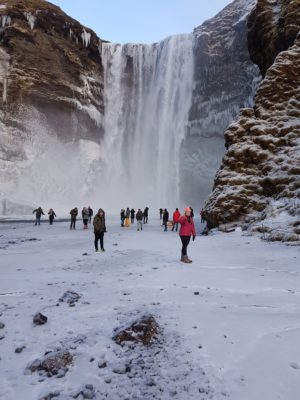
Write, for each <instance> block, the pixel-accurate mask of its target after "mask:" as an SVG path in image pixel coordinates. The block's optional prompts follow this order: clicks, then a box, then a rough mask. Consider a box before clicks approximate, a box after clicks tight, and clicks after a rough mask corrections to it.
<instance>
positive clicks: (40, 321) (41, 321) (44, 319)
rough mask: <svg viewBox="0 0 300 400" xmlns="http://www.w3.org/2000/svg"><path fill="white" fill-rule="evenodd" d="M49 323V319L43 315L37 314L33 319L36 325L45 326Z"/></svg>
mask: <svg viewBox="0 0 300 400" xmlns="http://www.w3.org/2000/svg"><path fill="white" fill-rule="evenodd" d="M47 321H48V318H47V317H46V316H45V315H43V314H42V313H37V314H35V316H34V317H33V323H34V324H35V325H44V324H45V323H46V322H47Z"/></svg>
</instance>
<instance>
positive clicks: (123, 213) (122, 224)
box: [120, 208, 125, 226]
mask: <svg viewBox="0 0 300 400" xmlns="http://www.w3.org/2000/svg"><path fill="white" fill-rule="evenodd" d="M120 216H121V226H124V222H125V210H124V208H122V210H121V212H120Z"/></svg>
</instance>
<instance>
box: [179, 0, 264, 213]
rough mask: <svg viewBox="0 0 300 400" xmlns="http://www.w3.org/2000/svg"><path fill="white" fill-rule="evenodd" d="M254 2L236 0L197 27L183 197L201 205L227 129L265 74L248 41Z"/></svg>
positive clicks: (248, 103) (249, 103) (249, 101)
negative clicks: (251, 58) (253, 57)
mask: <svg viewBox="0 0 300 400" xmlns="http://www.w3.org/2000/svg"><path fill="white" fill-rule="evenodd" d="M254 5H255V1H254V0H235V1H233V2H232V3H230V4H229V5H228V6H227V7H225V8H224V9H223V10H222V11H221V12H220V13H219V14H217V15H216V16H215V17H214V18H212V19H210V20H208V21H206V22H204V23H203V24H202V25H201V26H199V27H198V28H196V29H195V31H194V84H193V87H194V89H193V94H192V104H191V108H190V113H189V122H188V126H187V132H186V137H185V141H184V144H183V147H182V157H181V168H180V171H181V179H180V181H181V188H182V192H183V193H184V194H185V198H183V200H184V201H187V200H188V199H190V201H196V199H197V204H199V205H200V204H203V202H204V200H205V199H206V198H207V196H208V195H209V193H210V192H211V190H212V183H213V177H214V175H215V172H216V170H217V169H218V167H219V166H220V163H221V160H222V157H223V155H224V152H225V147H224V131H225V130H226V128H227V127H228V125H229V124H230V123H231V122H232V120H233V119H235V118H236V117H237V116H238V114H239V110H240V109H241V108H242V107H249V106H252V105H253V99H254V94H255V92H256V89H257V86H258V83H259V82H260V79H261V76H260V72H259V69H258V67H257V65H255V64H254V63H253V62H252V61H251V60H250V56H249V51H248V44H247V19H248V16H249V14H250V12H251V10H252V9H253V7H254Z"/></svg>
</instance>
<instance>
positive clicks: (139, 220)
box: [135, 208, 144, 231]
mask: <svg viewBox="0 0 300 400" xmlns="http://www.w3.org/2000/svg"><path fill="white" fill-rule="evenodd" d="M135 218H136V222H137V230H138V231H139V230H141V231H142V230H143V218H144V216H143V212H142V210H141V209H140V208H139V209H138V212H137V213H136V216H135Z"/></svg>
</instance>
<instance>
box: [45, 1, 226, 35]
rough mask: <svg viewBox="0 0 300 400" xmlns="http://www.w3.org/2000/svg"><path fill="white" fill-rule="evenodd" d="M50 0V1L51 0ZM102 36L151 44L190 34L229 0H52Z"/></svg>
mask: <svg viewBox="0 0 300 400" xmlns="http://www.w3.org/2000/svg"><path fill="white" fill-rule="evenodd" d="M50 1H51V0H50ZM51 2H52V3H54V4H56V5H58V6H59V7H60V8H62V10H63V11H65V12H66V13H67V14H69V15H70V16H71V17H73V18H75V19H77V20H78V21H79V22H80V23H82V24H83V25H85V26H87V27H89V28H91V29H93V30H94V31H95V32H96V33H97V34H98V36H99V37H100V38H101V39H105V40H109V41H111V42H118V43H127V42H134V43H139V42H140V43H153V42H156V41H158V40H162V39H164V38H165V37H167V36H170V35H174V34H177V33H189V32H192V30H193V28H195V27H196V26H198V25H200V24H201V23H202V22H203V21H205V20H206V19H208V18H211V17H213V16H214V15H215V14H217V13H218V12H219V11H221V10H222V8H224V7H225V6H226V5H227V4H229V3H231V0H52V1H51Z"/></svg>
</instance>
